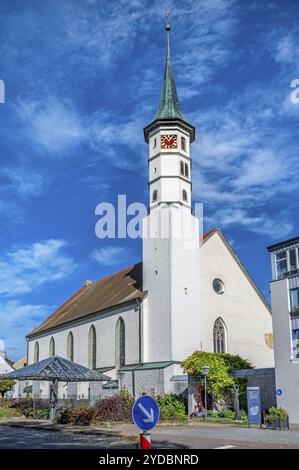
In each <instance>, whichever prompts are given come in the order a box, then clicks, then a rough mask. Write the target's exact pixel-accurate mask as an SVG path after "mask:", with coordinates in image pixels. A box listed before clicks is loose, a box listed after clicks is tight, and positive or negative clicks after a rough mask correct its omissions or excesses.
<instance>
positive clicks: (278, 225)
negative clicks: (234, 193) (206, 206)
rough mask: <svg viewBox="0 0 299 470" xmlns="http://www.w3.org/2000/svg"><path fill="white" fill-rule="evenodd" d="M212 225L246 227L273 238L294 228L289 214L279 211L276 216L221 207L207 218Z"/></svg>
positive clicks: (286, 233) (285, 234) (280, 236)
mask: <svg viewBox="0 0 299 470" xmlns="http://www.w3.org/2000/svg"><path fill="white" fill-rule="evenodd" d="M205 220H206V222H207V223H209V224H212V225H217V226H220V227H221V226H222V227H229V226H235V227H236V226H237V227H244V228H246V229H247V230H249V231H251V232H255V233H258V234H260V235H266V236H268V237H270V238H272V239H275V238H283V237H285V236H287V235H289V234H290V232H291V231H292V230H293V224H292V222H290V220H289V217H288V215H287V214H283V213H279V214H276V215H275V217H273V216H272V217H271V216H269V214H259V215H251V214H250V212H249V211H247V210H245V209H233V208H228V209H219V210H218V211H216V212H215V213H214V214H213V215H212V216H207V217H206V218H205Z"/></svg>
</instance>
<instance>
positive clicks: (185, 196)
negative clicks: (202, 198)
mask: <svg viewBox="0 0 299 470" xmlns="http://www.w3.org/2000/svg"><path fill="white" fill-rule="evenodd" d="M183 201H186V202H188V194H187V191H186V189H183Z"/></svg>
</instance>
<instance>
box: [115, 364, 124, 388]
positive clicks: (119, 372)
mask: <svg viewBox="0 0 299 470" xmlns="http://www.w3.org/2000/svg"><path fill="white" fill-rule="evenodd" d="M117 375H118V378H119V389H120V391H122V388H123V383H122V382H123V378H124V376H125V373H124V372H122V371H121V370H120V369H119V370H118V371H117Z"/></svg>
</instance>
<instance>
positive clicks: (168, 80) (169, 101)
mask: <svg viewBox="0 0 299 470" xmlns="http://www.w3.org/2000/svg"><path fill="white" fill-rule="evenodd" d="M165 30H166V64H165V71H164V79H163V87H162V92H161V97H160V103H159V107H158V110H157V112H156V114H155V116H154V119H153V120H152V122H151V123H150V124H149V125H148V126H147V127H145V129H144V135H145V140H146V142H148V136H149V133H150V132H151V131H152V130H153V129H154V128H155V127H156V125H155V124H158V125H160V124H161V121H173V120H178V121H179V122H180V123H181V124H185V126H186V128H187V129H188V130H189V132H190V137H191V142H193V140H194V137H195V129H194V127H193V126H192V125H191V124H190V123H189V122H188V121H187V119H186V118H185V117H184V115H183V113H182V111H181V110H180V104H179V99H178V95H177V90H176V84H175V79H174V75H173V70H172V64H171V56H170V22H169V13H168V12H166V25H165Z"/></svg>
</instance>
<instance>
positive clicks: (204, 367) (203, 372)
mask: <svg viewBox="0 0 299 470" xmlns="http://www.w3.org/2000/svg"><path fill="white" fill-rule="evenodd" d="M209 369H210V368H209V367H208V366H206V365H204V366H202V368H201V370H202V374H203V377H204V381H205V382H204V383H205V419H207V418H208V403H207V375H208V373H209Z"/></svg>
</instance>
